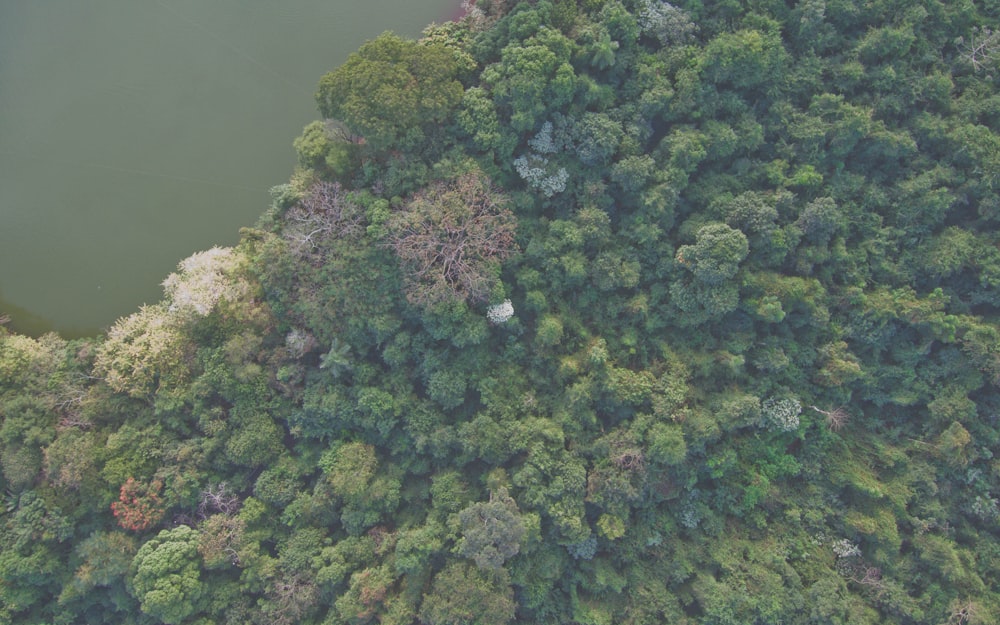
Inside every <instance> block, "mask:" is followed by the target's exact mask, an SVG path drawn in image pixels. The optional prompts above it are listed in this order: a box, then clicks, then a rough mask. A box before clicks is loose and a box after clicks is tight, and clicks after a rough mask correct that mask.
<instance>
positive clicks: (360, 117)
mask: <svg viewBox="0 0 1000 625" xmlns="http://www.w3.org/2000/svg"><path fill="white" fill-rule="evenodd" d="M458 70H459V63H458V59H457V57H456V56H455V53H454V52H453V51H452V50H450V49H448V48H447V47H445V46H444V45H442V44H440V43H434V42H430V43H421V42H416V41H410V40H406V39H403V38H401V37H399V36H397V35H395V34H393V33H390V32H386V33H382V34H381V35H379V36H378V37H376V38H375V39H373V40H372V41H369V42H367V43H365V44H364V45H363V46H361V48H360V49H359V50H358V51H357V52H355V53H353V54H351V56H349V57H348V59H347V62H345V63H344V64H343V65H341V66H340V67H338V68H337V69H335V70H334V71H332V72H330V73H328V74H327V75H325V76H323V78H322V80H320V83H319V90H318V91H317V93H316V101H317V103H318V104H319V110H320V112H321V113H322V114H323V116H324V117H328V118H333V119H338V120H341V121H343V122H344V124H346V125H347V127H348V128H349V129H350V130H352V131H354V132H356V133H358V134H360V135H362V136H364V138H365V141H366V142H367V143H368V144H369V145H371V146H372V147H373V148H374V149H376V150H382V149H386V148H390V147H393V148H400V147H403V146H405V145H412V144H413V143H414V142H416V141H419V139H421V138H422V137H423V129H424V128H427V127H430V126H436V125H438V124H441V123H444V122H446V121H448V120H449V119H450V117H451V113H452V110H453V109H455V108H456V107H457V106H458V105H459V103H460V102H461V101H462V84H461V83H460V82H458V80H456V76H457V74H458Z"/></svg>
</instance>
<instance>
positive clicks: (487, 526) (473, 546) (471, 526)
mask: <svg viewBox="0 0 1000 625" xmlns="http://www.w3.org/2000/svg"><path fill="white" fill-rule="evenodd" d="M458 519H459V522H460V523H461V524H462V539H461V540H460V541H459V543H458V550H459V553H461V554H462V555H463V556H465V557H467V558H472V559H473V561H475V563H476V566H478V567H479V568H484V569H494V570H495V569H499V568H500V567H501V566H503V563H504V562H505V561H507V560H508V559H509V558H512V557H513V556H515V555H517V553H518V552H519V551H520V549H521V541H522V540H523V539H524V534H525V528H524V522H523V521H522V520H521V515H520V512H519V511H518V509H517V502H515V501H514V499H513V498H512V497H510V495H508V494H507V491H506V489H503V488H501V489H499V490H497V491H495V492H492V493H490V500H489V501H488V502H479V503H476V504H473V505H471V506H469V507H468V508H466V509H464V510H462V511H461V512H459V513H458Z"/></svg>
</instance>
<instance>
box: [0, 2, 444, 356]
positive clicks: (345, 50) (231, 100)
mask: <svg viewBox="0 0 1000 625" xmlns="http://www.w3.org/2000/svg"><path fill="white" fill-rule="evenodd" d="M457 4H458V0H364V1H363V2H361V1H357V0H351V1H345V0H200V1H199V0H86V1H85V2H80V1H74V0H3V2H2V3H0V314H2V313H6V314H7V315H9V316H10V317H11V318H12V322H11V324H10V325H11V326H12V327H13V328H14V329H16V330H18V331H22V332H27V333H31V334H37V333H40V332H43V331H47V330H50V329H55V330H58V331H60V332H62V333H63V334H65V335H67V336H79V335H86V334H93V333H96V332H98V331H100V329H102V328H106V327H107V326H109V325H110V324H111V323H113V322H114V321H115V319H116V318H118V317H120V316H122V315H126V314H128V313H130V312H132V311H134V310H135V309H136V308H138V306H139V305H141V304H142V303H144V302H153V301H157V300H159V299H160V294H161V290H160V287H159V283H160V282H162V281H163V279H164V278H165V277H166V276H167V274H169V273H170V272H171V271H172V270H173V269H174V268H175V267H176V265H177V262H178V261H179V260H180V259H182V258H184V257H186V256H188V255H190V254H191V253H193V252H196V251H199V250H202V249H206V248H209V247H211V246H212V245H216V244H218V245H230V244H233V243H235V242H236V241H237V239H238V229H239V228H240V227H241V226H245V225H252V224H253V223H254V222H255V221H256V219H257V216H258V215H259V214H260V213H261V212H262V211H263V210H264V209H265V208H266V207H267V204H268V195H267V189H268V188H270V187H271V186H273V185H275V184H279V183H281V182H284V181H285V180H286V179H287V177H288V175H289V174H290V173H291V170H292V168H293V166H294V163H295V154H294V151H293V150H292V147H291V142H292V139H293V138H294V137H295V136H296V135H298V133H299V132H300V131H301V129H302V127H303V126H304V125H305V124H306V123H308V122H309V121H310V120H312V119H314V118H316V116H317V113H316V112H315V106H314V103H313V98H312V95H313V93H314V91H315V86H316V83H317V81H318V80H319V77H320V76H321V75H322V74H323V73H325V72H327V71H329V70H330V69H333V68H334V67H335V66H337V65H338V64H339V63H341V62H342V61H343V60H344V59H346V57H347V55H348V54H349V53H350V52H351V51H353V50H354V49H356V48H357V47H358V46H359V45H360V44H361V43H363V42H364V41H365V40H367V39H371V38H373V37H375V36H377V35H378V34H379V33H381V32H382V31H384V30H394V31H396V32H398V33H401V34H406V35H411V36H416V35H418V34H419V33H420V31H421V30H422V28H423V26H424V25H425V24H427V23H430V22H432V21H438V22H440V21H443V20H445V19H448V18H449V17H450V16H451V14H452V13H453V12H454V11H455V9H456V7H457Z"/></svg>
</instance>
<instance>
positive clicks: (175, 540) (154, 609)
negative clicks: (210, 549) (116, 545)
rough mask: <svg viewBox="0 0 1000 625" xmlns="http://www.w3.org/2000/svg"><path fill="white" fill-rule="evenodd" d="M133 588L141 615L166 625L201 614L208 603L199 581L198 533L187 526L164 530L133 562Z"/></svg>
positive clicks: (151, 540) (144, 547)
mask: <svg viewBox="0 0 1000 625" xmlns="http://www.w3.org/2000/svg"><path fill="white" fill-rule="evenodd" d="M132 569H133V570H134V571H135V574H134V575H133V577H132V588H133V593H134V594H135V597H136V598H137V599H138V600H139V604H140V607H141V608H142V611H143V612H145V613H146V614H148V615H150V616H152V617H154V618H158V619H160V620H161V621H163V622H164V623H166V624H167V625H177V624H178V623H181V622H183V621H184V620H185V619H187V618H188V617H189V616H191V615H193V614H195V613H197V612H199V611H200V610H201V608H202V607H203V603H204V599H206V598H207V597H206V594H205V588H204V585H203V584H202V581H201V578H200V574H199V571H200V566H199V558H198V532H197V531H195V530H194V529H193V528H191V527H188V526H186V525H181V526H179V527H175V528H173V529H169V530H163V531H161V532H160V533H159V534H157V535H156V537H155V538H152V539H150V540H149V542H147V543H146V544H144V545H143V546H142V547H140V548H139V551H138V552H137V553H136V554H135V559H134V560H133V561H132Z"/></svg>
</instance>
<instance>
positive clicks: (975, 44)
mask: <svg viewBox="0 0 1000 625" xmlns="http://www.w3.org/2000/svg"><path fill="white" fill-rule="evenodd" d="M958 45H959V47H960V48H961V50H962V58H964V59H965V60H966V61H968V62H969V63H971V64H972V67H973V68H974V69H975V70H976V71H977V72H978V71H979V70H980V69H982V68H983V67H984V66H985V65H987V64H989V63H992V62H994V61H996V60H997V59H998V58H1000V31H994V30H993V29H991V28H990V27H989V26H983V27H981V28H973V29H972V33H971V34H970V35H969V40H968V41H966V40H965V38H964V37H960V38H959V39H958Z"/></svg>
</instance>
